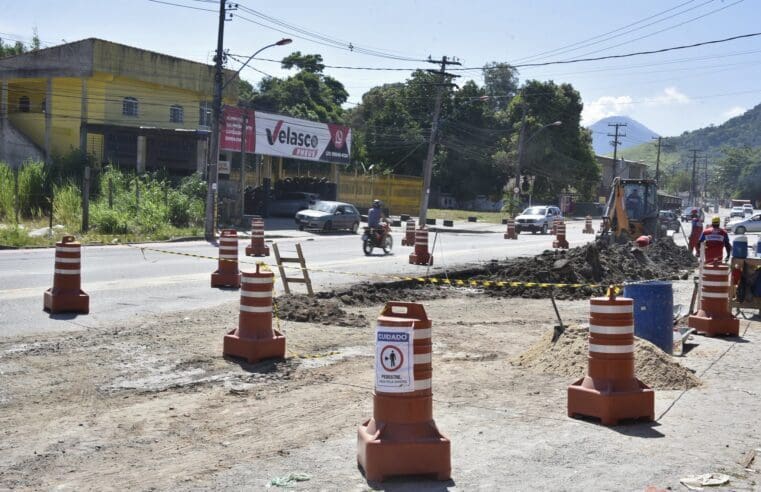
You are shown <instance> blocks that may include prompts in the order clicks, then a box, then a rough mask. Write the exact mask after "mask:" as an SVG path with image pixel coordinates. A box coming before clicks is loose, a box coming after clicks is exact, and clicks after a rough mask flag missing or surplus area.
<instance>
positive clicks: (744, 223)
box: [727, 214, 761, 234]
mask: <svg viewBox="0 0 761 492" xmlns="http://www.w3.org/2000/svg"><path fill="white" fill-rule="evenodd" d="M727 228H728V229H729V230H730V231H732V232H733V233H734V234H745V233H746V232H761V214H755V215H752V216H750V217H748V218H747V219H741V220H738V221H735V222H731V223H730V224H729V225H728V227H727Z"/></svg>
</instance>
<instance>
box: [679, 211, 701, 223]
mask: <svg viewBox="0 0 761 492" xmlns="http://www.w3.org/2000/svg"><path fill="white" fill-rule="evenodd" d="M693 210H695V211H697V213H698V218H699V219H700V221H701V222H703V221H704V220H705V214H704V213H703V210H702V209H701V208H700V207H685V209H684V210H682V222H689V221H691V220H692V211H693Z"/></svg>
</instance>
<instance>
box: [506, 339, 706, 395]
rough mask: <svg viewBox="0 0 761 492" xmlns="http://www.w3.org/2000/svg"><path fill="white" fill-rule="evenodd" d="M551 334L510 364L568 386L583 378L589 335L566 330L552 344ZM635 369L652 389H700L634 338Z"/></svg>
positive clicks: (660, 354) (687, 374)
mask: <svg viewBox="0 0 761 492" xmlns="http://www.w3.org/2000/svg"><path fill="white" fill-rule="evenodd" d="M552 334H553V333H552V332H549V333H547V334H546V335H545V336H543V337H542V338H541V339H540V340H539V341H538V342H537V343H536V344H534V345H532V346H531V347H530V348H529V349H528V350H527V351H525V352H524V353H523V354H521V355H519V356H518V357H517V358H515V359H514V360H513V361H511V362H512V363H513V364H514V365H516V366H520V367H524V368H527V369H531V370H533V371H537V372H541V373H544V374H555V375H558V376H565V377H567V378H568V379H569V382H570V381H571V380H575V379H578V378H581V377H583V376H584V375H586V371H587V355H588V353H589V348H588V342H587V338H588V336H589V331H588V330H587V329H586V328H581V327H569V328H566V330H565V332H564V333H563V334H562V335H561V336H560V338H558V340H557V341H556V342H554V343H553V341H552ZM634 365H635V374H636V376H637V378H638V379H639V380H640V381H642V382H644V383H645V384H646V385H648V386H650V387H651V388H653V389H663V390H666V389H674V390H681V389H688V388H694V387H696V386H699V385H700V379H699V378H698V377H697V376H695V374H693V373H692V371H690V370H689V369H687V368H686V367H684V366H682V365H681V364H679V363H677V362H674V361H673V360H672V359H671V356H669V355H668V354H666V353H665V352H663V351H662V350H661V349H659V348H658V347H656V346H655V345H653V344H652V343H650V342H648V341H647V340H642V339H641V338H637V337H635V344H634Z"/></svg>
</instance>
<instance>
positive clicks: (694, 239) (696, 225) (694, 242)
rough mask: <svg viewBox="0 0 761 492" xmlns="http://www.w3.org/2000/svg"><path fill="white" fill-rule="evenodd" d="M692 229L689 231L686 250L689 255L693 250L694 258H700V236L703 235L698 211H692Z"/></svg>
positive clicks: (694, 209)
mask: <svg viewBox="0 0 761 492" xmlns="http://www.w3.org/2000/svg"><path fill="white" fill-rule="evenodd" d="M691 215H692V221H691V223H692V229H691V230H690V244H689V245H688V249H689V250H690V253H691V252H692V251H693V250H694V251H695V256H697V257H700V244H699V243H700V236H701V235H702V234H703V221H701V220H700V217H699V216H698V209H696V208H693V209H692V214H691Z"/></svg>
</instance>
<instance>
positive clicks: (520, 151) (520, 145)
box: [513, 98, 528, 206]
mask: <svg viewBox="0 0 761 492" xmlns="http://www.w3.org/2000/svg"><path fill="white" fill-rule="evenodd" d="M522 99H523V98H522ZM521 106H522V107H523V116H522V117H521V133H520V135H518V163H517V165H516V166H515V190H518V191H515V190H513V191H514V192H515V198H516V199H517V200H518V206H520V204H521V200H520V198H521V165H522V164H523V149H524V148H525V147H526V113H527V112H528V111H526V100H525V99H523V104H521Z"/></svg>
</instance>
